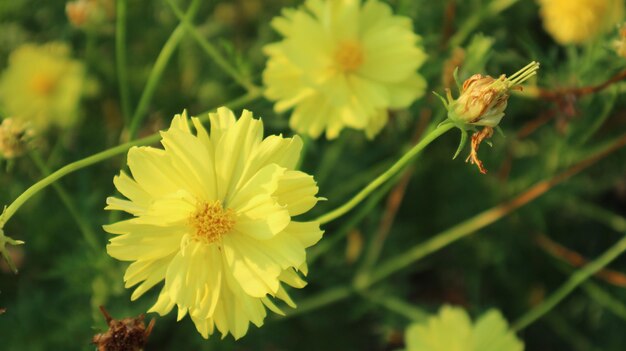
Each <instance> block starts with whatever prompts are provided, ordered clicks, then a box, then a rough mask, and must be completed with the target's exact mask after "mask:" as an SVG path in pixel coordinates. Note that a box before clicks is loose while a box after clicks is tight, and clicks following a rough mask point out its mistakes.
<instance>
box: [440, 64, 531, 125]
mask: <svg viewBox="0 0 626 351" xmlns="http://www.w3.org/2000/svg"><path fill="white" fill-rule="evenodd" d="M538 69H539V63H537V62H534V61H533V62H531V63H530V64H528V65H527V66H526V67H524V68H522V69H521V70H519V71H518V72H517V73H515V74H513V75H512V76H511V77H509V78H507V77H506V75H504V74H503V75H501V76H500V77H499V78H497V79H496V78H493V77H490V76H482V75H480V74H475V75H473V76H471V77H470V78H469V79H467V80H466V81H465V82H464V83H463V88H462V90H461V95H460V96H459V98H458V99H456V100H453V101H450V103H449V106H448V117H449V118H450V119H451V120H452V121H454V122H455V123H460V124H470V125H475V126H485V127H492V128H493V127H496V126H497V125H498V124H499V123H500V121H501V120H502V117H503V116H504V110H505V109H506V106H507V101H508V99H509V91H510V90H511V89H519V88H520V87H519V84H521V83H522V82H524V81H525V80H527V79H528V78H530V77H532V76H534V75H535V74H536V73H537V70H538ZM449 100H451V99H450V98H449Z"/></svg>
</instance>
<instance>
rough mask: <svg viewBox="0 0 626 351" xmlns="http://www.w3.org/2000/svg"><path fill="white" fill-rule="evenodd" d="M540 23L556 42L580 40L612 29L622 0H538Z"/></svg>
mask: <svg viewBox="0 0 626 351" xmlns="http://www.w3.org/2000/svg"><path fill="white" fill-rule="evenodd" d="M538 1H539V5H540V7H541V9H540V14H541V17H542V19H543V26H544V28H545V29H546V31H547V32H548V33H550V35H551V36H552V37H553V38H554V40H556V41H557V42H558V43H559V44H562V45H565V44H582V43H584V42H587V41H589V40H591V39H593V38H594V37H596V36H597V35H599V34H602V33H603V32H605V31H607V30H609V29H612V28H613V26H614V25H615V24H616V23H618V22H619V21H620V20H621V19H622V17H623V14H624V0H538Z"/></svg>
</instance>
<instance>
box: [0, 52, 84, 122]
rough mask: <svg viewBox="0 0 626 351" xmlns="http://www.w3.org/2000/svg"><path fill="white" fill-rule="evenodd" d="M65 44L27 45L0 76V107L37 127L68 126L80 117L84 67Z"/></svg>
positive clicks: (10, 58)
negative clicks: (79, 108)
mask: <svg viewBox="0 0 626 351" xmlns="http://www.w3.org/2000/svg"><path fill="white" fill-rule="evenodd" d="M69 54H70V48H69V47H68V46H67V45H65V44H62V43H56V42H55V43H48V44H44V45H41V46H38V45H34V44H24V45H22V46H20V47H19V48H17V49H16V50H15V51H13V52H12V53H11V55H10V56H9V66H8V68H7V69H6V70H5V71H4V73H3V74H2V76H1V77H0V106H2V108H3V110H4V112H5V113H7V114H8V115H13V116H15V118H17V119H22V120H24V121H26V122H28V123H29V124H30V125H31V126H32V127H33V128H34V129H36V130H45V129H47V128H48V127H49V126H51V125H54V126H58V127H68V126H70V125H72V124H73V123H74V122H75V121H76V119H77V116H78V104H79V101H80V98H81V96H82V89H83V83H84V79H85V69H84V66H83V64H82V63H80V62H79V61H76V60H72V59H71V58H70V57H69Z"/></svg>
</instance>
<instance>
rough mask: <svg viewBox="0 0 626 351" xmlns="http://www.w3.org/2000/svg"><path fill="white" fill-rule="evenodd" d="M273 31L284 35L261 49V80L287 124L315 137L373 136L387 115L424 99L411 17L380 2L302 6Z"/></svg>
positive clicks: (347, 0) (318, 1) (335, 0)
mask: <svg viewBox="0 0 626 351" xmlns="http://www.w3.org/2000/svg"><path fill="white" fill-rule="evenodd" d="M272 26H273V27H274V28H275V29H276V30H277V31H278V32H279V33H280V34H281V35H282V36H283V37H284V39H283V40H282V41H280V42H278V43H274V44H270V45H268V46H266V47H265V52H266V54H267V55H268V56H269V61H268V63H267V67H266V69H265V72H264V73H263V80H264V83H265V85H266V87H267V89H266V96H267V98H269V99H271V100H275V101H276V105H275V110H276V111H277V112H283V111H286V110H289V109H291V108H293V113H292V115H291V120H290V125H291V128H292V129H294V130H296V131H297V132H299V133H305V134H308V135H310V136H312V137H314V138H317V137H319V135H320V134H321V133H322V132H323V131H324V130H325V131H326V137H327V138H329V139H333V138H336V137H337V136H338V135H339V133H340V132H341V130H342V129H343V128H344V127H350V128H354V129H359V130H364V131H365V133H366V135H367V136H368V137H369V138H372V137H374V136H375V135H376V134H377V133H378V132H379V131H380V130H381V129H382V128H383V127H384V126H385V124H386V123H387V119H388V109H397V108H406V107H408V106H409V105H411V104H412V103H413V101H415V99H417V98H418V97H420V96H422V95H423V93H424V89H425V87H426V82H425V81H424V79H423V78H422V77H421V76H420V75H419V74H417V73H416V70H417V69H418V68H419V67H420V66H421V65H422V63H423V61H424V60H425V58H426V55H425V54H424V52H423V51H422V49H421V48H420V47H419V46H418V42H419V41H420V37H419V36H417V35H416V34H415V33H413V31H412V23H411V19H410V18H407V17H400V16H394V15H393V13H392V11H391V8H390V7H389V6H388V5H387V4H384V3H382V2H380V1H378V0H367V1H365V3H363V4H361V1H360V0H307V1H306V3H305V5H304V7H302V8H300V9H297V10H295V9H288V10H284V11H283V16H282V17H277V18H275V19H274V20H273V21H272Z"/></svg>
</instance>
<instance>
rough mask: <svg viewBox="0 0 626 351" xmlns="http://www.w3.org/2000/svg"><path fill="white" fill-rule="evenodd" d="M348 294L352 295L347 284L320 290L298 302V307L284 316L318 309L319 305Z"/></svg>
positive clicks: (338, 299)
mask: <svg viewBox="0 0 626 351" xmlns="http://www.w3.org/2000/svg"><path fill="white" fill-rule="evenodd" d="M350 295H352V289H351V288H350V287H349V286H338V287H334V288H332V289H329V290H326V291H324V292H322V293H321V294H319V295H316V296H314V297H311V298H309V299H307V300H303V301H302V302H301V303H299V304H298V308H297V309H295V310H291V311H289V313H287V314H286V316H285V318H290V317H293V316H297V315H299V314H303V313H306V312H309V311H312V310H315V309H318V308H320V307H323V306H326V305H330V304H332V303H335V302H338V301H341V300H343V299H345V298H348V297H349V296H350ZM283 319H284V318H283Z"/></svg>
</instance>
